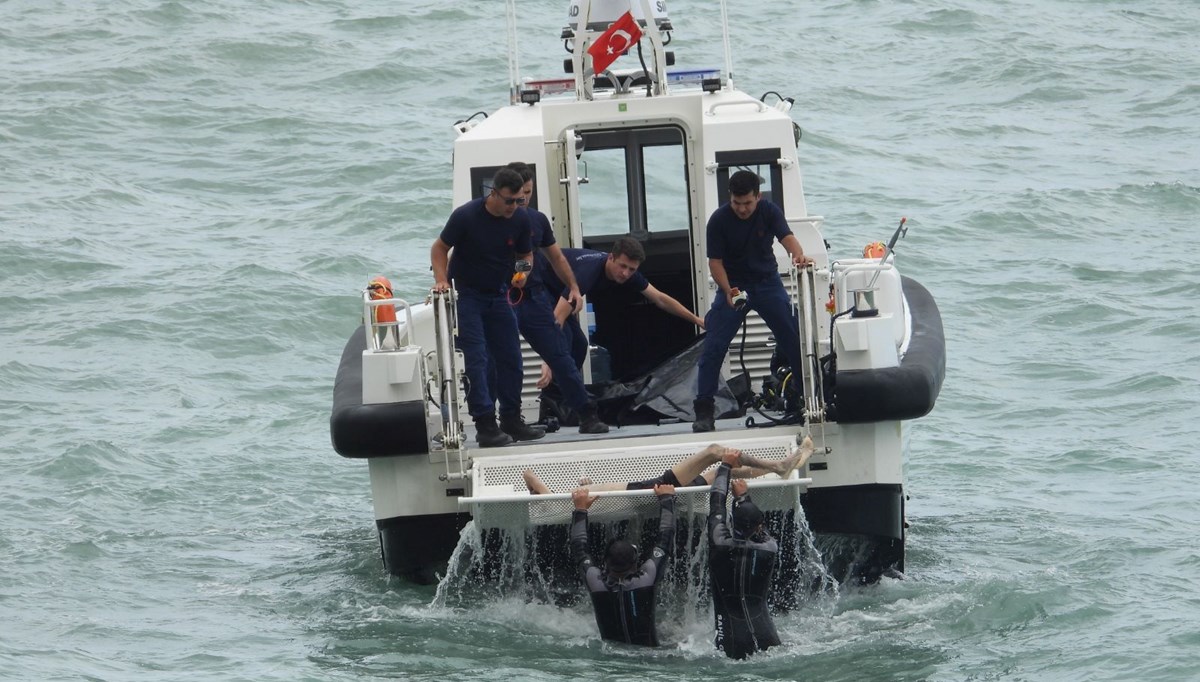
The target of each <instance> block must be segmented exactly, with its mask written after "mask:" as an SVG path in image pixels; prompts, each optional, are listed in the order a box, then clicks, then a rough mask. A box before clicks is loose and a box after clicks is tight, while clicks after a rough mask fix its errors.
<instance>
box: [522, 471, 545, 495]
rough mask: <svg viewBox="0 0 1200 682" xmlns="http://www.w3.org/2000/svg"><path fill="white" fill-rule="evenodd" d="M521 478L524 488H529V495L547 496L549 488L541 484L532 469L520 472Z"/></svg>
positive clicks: (540, 480)
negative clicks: (523, 481)
mask: <svg viewBox="0 0 1200 682" xmlns="http://www.w3.org/2000/svg"><path fill="white" fill-rule="evenodd" d="M521 478H524V479H525V487H526V488H529V494H530V495H549V494H550V488H549V487H548V486H547V485H546V484H545V483H542V479H540V478H538V477H537V474H535V473H533V470H532V469H526V470H525V471H522V472H521Z"/></svg>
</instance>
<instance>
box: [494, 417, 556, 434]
mask: <svg viewBox="0 0 1200 682" xmlns="http://www.w3.org/2000/svg"><path fill="white" fill-rule="evenodd" d="M500 430H501V431H503V432H505V433H507V434H508V435H510V436H512V439H513V440H537V439H539V438H541V437H542V436H544V435H546V432H545V431H543V430H541V429H538V428H534V427H532V426H530V425H528V424H526V423H525V420H524V419H521V415H520V413H517V414H502V415H500Z"/></svg>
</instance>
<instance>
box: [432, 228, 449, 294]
mask: <svg viewBox="0 0 1200 682" xmlns="http://www.w3.org/2000/svg"><path fill="white" fill-rule="evenodd" d="M429 263H430V265H432V266H433V290H434V291H449V290H450V279H449V278H448V277H447V275H446V271H447V270H448V269H449V266H450V245H449V244H447V243H446V242H444V241H442V240H441V238H440V237H439V238H438V239H435V240H433V248H431V249H430V250H429Z"/></svg>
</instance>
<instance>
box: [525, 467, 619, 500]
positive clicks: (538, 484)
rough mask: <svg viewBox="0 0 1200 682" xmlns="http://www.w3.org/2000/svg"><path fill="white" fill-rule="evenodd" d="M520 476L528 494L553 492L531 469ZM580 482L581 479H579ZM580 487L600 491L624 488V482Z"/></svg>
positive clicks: (590, 484)
mask: <svg viewBox="0 0 1200 682" xmlns="http://www.w3.org/2000/svg"><path fill="white" fill-rule="evenodd" d="M521 478H524V479H525V487H526V488H528V489H529V494H530V495H549V494H550V493H552V492H554V491H552V490H550V486H548V485H546V484H545V483H543V482H542V479H540V478H538V477H537V474H535V473H533V470H532V469H526V470H525V471H522V472H521ZM580 483H581V484H582V481H580ZM580 487H581V488H587V489H588V490H589V491H591V492H594V493H595V492H600V491H604V490H625V487H626V486H625V484H624V483H589V484H587V485H580Z"/></svg>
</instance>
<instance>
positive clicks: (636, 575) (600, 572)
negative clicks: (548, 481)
mask: <svg viewBox="0 0 1200 682" xmlns="http://www.w3.org/2000/svg"><path fill="white" fill-rule="evenodd" d="M654 494H655V495H657V496H658V504H659V512H658V541H657V542H656V543H655V545H654V547H652V548H651V552H650V558H648V559H646V560H645V561H643V562H641V563H640V564H639V563H638V549H637V546H636V545H634V544H632V543H630V542H629V541H627V540H614V541H612V542H610V543H609V544H608V548H607V549H606V550H605V553H604V565H603V566H602V567H601V566H596V564H595V562H594V561H592V558H591V557H590V556H588V553H587V532H588V530H587V528H588V525H587V521H588V508H589V507H591V506H592V503H593V502H595V501H596V498H595V496H593V495H590V494H589V493H588V491H587V490H586V489H584V488H579V489H577V490H575V491H574V492H573V493H571V499H572V500H573V501H574V503H575V513H574V516H573V519H572V523H571V552H572V555H573V557H574V559H575V562H576V564H577V565H578V566H579V570H580V571H581V572H582V573H583V580H584V583H585V584H586V585H587V589H588V593H589V594H590V595H591V597H592V607H593V609H594V610H595V612H596V625H598V626H599V627H600V636H601V637H602V638H604V639H607V640H611V641H614V642H625V643H626V644H639V645H642V646H658V632H657V630H656V629H655V626H654V586H655V585H656V584H657V583H658V579H659V577H660V576H661V575H662V569H663V563H664V562H665V561H666V558H667V551H668V550H669V549H670V547H671V544H672V542H674V539H675V486H673V485H656V486H654Z"/></svg>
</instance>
